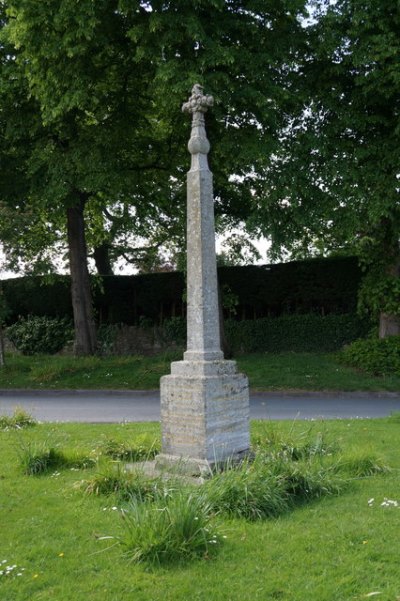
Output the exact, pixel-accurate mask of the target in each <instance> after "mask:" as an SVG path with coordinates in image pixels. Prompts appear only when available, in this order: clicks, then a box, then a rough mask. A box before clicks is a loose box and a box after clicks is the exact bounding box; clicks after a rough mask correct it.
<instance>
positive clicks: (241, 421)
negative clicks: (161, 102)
mask: <svg viewBox="0 0 400 601" xmlns="http://www.w3.org/2000/svg"><path fill="white" fill-rule="evenodd" d="M212 104H213V98H212V96H205V95H204V94H203V90H202V87H201V86H199V85H195V86H194V87H193V90H192V95H191V97H190V99H189V101H188V102H186V103H185V104H184V105H183V107H182V110H183V111H184V112H187V113H189V114H190V115H192V132H191V137H190V140H189V144H188V149H189V152H190V154H191V156H192V159H191V168H190V171H189V172H188V175H187V350H186V352H185V353H184V359H183V361H177V362H174V363H172V364H171V374H170V375H168V376H163V377H162V378H161V383H160V388H161V390H160V392H161V426H162V454H161V455H159V457H158V463H159V464H162V463H173V462H180V463H181V464H185V463H186V465H187V466H189V469H190V470H191V471H196V470H197V471H198V470H199V469H200V471H201V470H202V469H203V468H207V467H209V466H212V465H213V464H215V463H221V462H224V461H226V460H228V459H233V460H235V459H238V458H240V457H242V456H243V455H245V454H246V453H247V452H248V449H249V424H248V421H249V392H248V380H247V378H246V376H244V375H243V374H239V373H237V371H236V363H235V362H234V361H225V360H224V356H223V353H222V351H221V344H220V335H219V331H220V330H219V312H218V283H217V267H216V256H215V227H214V200H213V186H212V173H211V171H210V170H209V168H208V161H207V154H208V152H209V149H210V144H209V142H208V140H207V135H206V131H205V124H204V114H205V113H206V111H207V109H208V108H209V107H211V106H212Z"/></svg>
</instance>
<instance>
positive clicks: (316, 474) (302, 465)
mask: <svg viewBox="0 0 400 601" xmlns="http://www.w3.org/2000/svg"><path fill="white" fill-rule="evenodd" d="M274 470H276V471H277V472H278V474H277V475H278V478H279V479H280V481H281V483H282V485H283V486H284V488H285V490H286V491H287V493H288V495H289V498H290V502H291V503H293V504H298V503H305V502H308V501H311V500H313V499H318V498H320V497H323V496H326V495H339V494H340V493H341V492H342V491H343V489H344V488H345V485H346V481H345V480H344V479H343V478H341V477H340V476H339V475H338V474H337V469H336V468H335V466H323V465H321V464H313V463H310V462H298V463H291V462H282V463H281V464H280V466H279V468H278V470H277V468H276V467H275V468H274Z"/></svg>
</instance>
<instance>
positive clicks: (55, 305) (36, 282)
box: [2, 257, 361, 325]
mask: <svg viewBox="0 0 400 601" xmlns="http://www.w3.org/2000/svg"><path fill="white" fill-rule="evenodd" d="M218 278H219V283H220V288H221V290H222V294H224V293H225V295H229V299H230V301H231V302H230V303H229V304H230V306H231V307H232V306H235V310H236V314H235V319H238V320H243V319H245V320H247V319H258V318H261V317H277V316H280V315H283V314H298V313H318V314H320V315H324V314H331V313H352V312H355V310H356V305H357V294H358V287H359V284H360V280H361V271H360V269H359V267H358V263H357V259H356V258H354V257H340V258H332V259H310V260H308V261H294V262H291V263H283V264H277V265H259V266H254V265H250V266H246V267H221V268H219V270H218ZM2 287H3V293H4V297H5V300H6V302H7V304H8V306H9V308H10V314H9V317H8V323H13V322H14V321H16V319H17V318H18V316H25V317H26V316H28V315H46V316H48V317H64V316H66V317H71V316H72V306H71V294H70V279H69V277H68V276H54V277H53V278H52V279H51V280H49V279H48V278H40V277H25V278H17V279H12V280H5V281H3V283H2ZM92 288H93V302H94V307H95V313H96V316H97V320H98V322H99V323H100V324H104V323H105V324H118V323H125V324H127V325H138V324H139V323H140V322H141V320H143V319H146V320H151V321H152V322H153V323H155V324H161V323H162V322H163V321H164V320H165V319H168V318H171V317H176V316H178V317H179V316H184V315H185V306H184V301H183V298H184V289H185V281H184V276H183V274H182V273H179V272H170V273H151V274H145V275H136V276H105V277H95V278H93V286H92ZM232 301H234V302H232ZM226 304H227V303H225V305H226ZM230 315H231V314H230V312H229V310H228V309H227V310H226V314H225V317H228V316H230Z"/></svg>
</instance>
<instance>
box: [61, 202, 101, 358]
mask: <svg viewBox="0 0 400 601" xmlns="http://www.w3.org/2000/svg"><path fill="white" fill-rule="evenodd" d="M86 200H87V197H86V196H85V195H83V194H80V195H79V197H78V203H77V205H76V206H75V207H71V208H68V209H67V229H68V251H69V265H70V272H71V296H72V308H73V313H74V326H75V343H74V353H75V355H93V354H94V353H95V352H96V346H97V343H96V328H95V324H94V317H93V306H92V294H91V290H90V279H89V271H88V265H87V249H86V240H85V222H84V217H83V212H84V208H85V204H86Z"/></svg>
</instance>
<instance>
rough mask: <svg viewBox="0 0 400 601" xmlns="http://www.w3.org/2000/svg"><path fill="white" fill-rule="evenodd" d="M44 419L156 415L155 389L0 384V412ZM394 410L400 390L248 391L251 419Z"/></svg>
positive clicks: (377, 414)
mask: <svg viewBox="0 0 400 601" xmlns="http://www.w3.org/2000/svg"><path fill="white" fill-rule="evenodd" d="M17 406H18V407H21V408H23V409H25V410H26V411H28V412H29V413H30V414H31V415H33V416H34V417H35V418H36V419H38V420H39V421H45V422H90V423H99V422H108V423H110V422H116V423H118V422H123V421H128V422H131V421H132V422H143V421H159V419H160V397H159V392H158V391H156V390H153V391H121V390H118V391H107V390H98V391H96V390H91V391H88V390H76V391H71V390H69V391H49V390H37V391H16V390H12V391H7V390H0V415H10V414H11V413H12V412H13V411H14V409H15V408H16V407H17ZM395 412H400V393H368V392H355V393H333V392H330V393H327V392H309V393H286V392H285V393H281V392H251V393H250V417H251V419H272V420H276V419H287V420H293V419H337V418H357V417H358V418H372V417H385V416H388V415H391V414H392V413H395Z"/></svg>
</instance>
